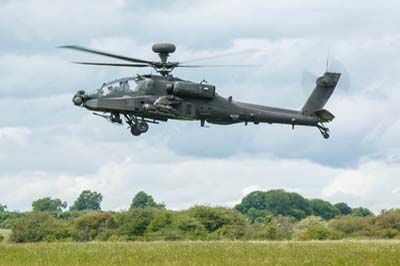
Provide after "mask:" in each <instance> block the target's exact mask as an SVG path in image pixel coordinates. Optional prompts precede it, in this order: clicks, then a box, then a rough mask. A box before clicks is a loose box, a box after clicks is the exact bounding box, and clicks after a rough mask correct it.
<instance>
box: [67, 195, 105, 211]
mask: <svg viewBox="0 0 400 266" xmlns="http://www.w3.org/2000/svg"><path fill="white" fill-rule="evenodd" d="M102 200H103V195H101V193H98V192H96V191H93V192H91V191H90V190H84V191H82V193H81V194H80V195H79V197H78V198H77V199H76V201H75V202H74V204H73V205H72V207H71V208H70V209H71V210H77V211H82V210H95V211H99V210H101V208H100V204H101V201H102Z"/></svg>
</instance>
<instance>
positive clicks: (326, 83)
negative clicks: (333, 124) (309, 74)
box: [302, 72, 340, 113]
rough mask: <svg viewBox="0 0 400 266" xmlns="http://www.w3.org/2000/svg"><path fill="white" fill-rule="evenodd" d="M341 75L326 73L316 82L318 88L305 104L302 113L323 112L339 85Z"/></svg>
mask: <svg viewBox="0 0 400 266" xmlns="http://www.w3.org/2000/svg"><path fill="white" fill-rule="evenodd" d="M339 78H340V73H333V72H325V74H324V75H322V76H321V77H319V78H318V79H317V81H316V86H315V89H314V90H313V92H312V93H311V95H310V97H308V99H307V101H306V103H305V104H304V106H303V108H302V111H303V112H305V113H316V112H318V111H321V110H322V108H323V107H324V106H325V104H326V102H327V101H328V100H329V98H330V97H331V95H332V93H333V91H334V90H335V87H336V85H337V83H338V82H339Z"/></svg>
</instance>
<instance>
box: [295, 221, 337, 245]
mask: <svg viewBox="0 0 400 266" xmlns="http://www.w3.org/2000/svg"><path fill="white" fill-rule="evenodd" d="M293 238H294V239H296V240H327V239H339V234H338V233H336V232H334V231H333V230H332V229H330V228H329V227H328V225H327V222H325V221H324V220H323V219H322V218H321V217H316V216H309V217H307V218H305V219H303V220H301V221H300V222H299V223H298V224H297V225H296V226H295V228H294V233H293Z"/></svg>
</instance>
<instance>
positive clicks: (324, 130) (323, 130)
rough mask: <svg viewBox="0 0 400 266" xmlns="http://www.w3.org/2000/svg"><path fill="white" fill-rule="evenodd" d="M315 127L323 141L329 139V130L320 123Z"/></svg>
mask: <svg viewBox="0 0 400 266" xmlns="http://www.w3.org/2000/svg"><path fill="white" fill-rule="evenodd" d="M317 127H318V129H319V132H321V135H322V136H323V137H324V139H329V128H327V127H325V126H324V125H323V124H322V123H321V124H319V125H317Z"/></svg>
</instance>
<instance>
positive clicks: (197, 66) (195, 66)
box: [176, 65, 262, 68]
mask: <svg viewBox="0 0 400 266" xmlns="http://www.w3.org/2000/svg"><path fill="white" fill-rule="evenodd" d="M261 66H262V65H177V66H176V67H193V68H200V67H261Z"/></svg>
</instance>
